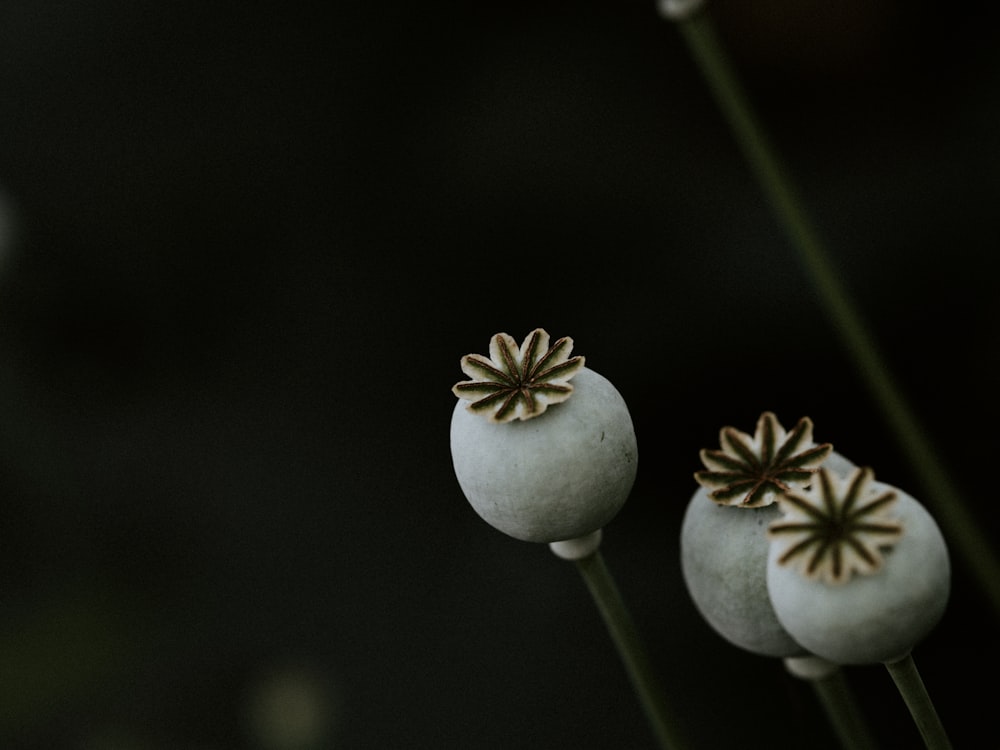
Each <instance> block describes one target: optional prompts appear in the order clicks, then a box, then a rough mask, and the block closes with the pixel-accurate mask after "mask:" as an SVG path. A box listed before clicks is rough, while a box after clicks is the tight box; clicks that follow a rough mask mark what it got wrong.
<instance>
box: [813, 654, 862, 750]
mask: <svg viewBox="0 0 1000 750" xmlns="http://www.w3.org/2000/svg"><path fill="white" fill-rule="evenodd" d="M811 682H812V686H813V690H814V691H815V693H816V697H817V699H818V700H819V702H820V703H821V704H822V706H823V710H824V711H825V712H826V715H827V718H828V719H829V720H830V724H831V725H832V726H833V729H834V731H835V732H836V733H837V737H838V739H839V740H840V744H841V746H842V747H843V748H844V750H876V748H877V747H878V743H877V742H876V741H875V738H874V737H873V736H872V734H871V730H870V729H869V727H868V724H867V722H865V720H864V717H863V716H862V714H861V711H860V709H859V708H858V705H857V702H856V701H855V700H854V693H853V692H852V691H851V688H850V685H848V684H847V679H846V677H845V676H844V670H843V669H840V668H837V669H835V670H833V671H832V672H831V673H830V674H828V675H827V676H826V677H821V678H819V679H816V680H812V681H811Z"/></svg>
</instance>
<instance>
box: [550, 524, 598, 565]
mask: <svg viewBox="0 0 1000 750" xmlns="http://www.w3.org/2000/svg"><path fill="white" fill-rule="evenodd" d="M603 537H604V533H603V531H602V530H601V529H598V530H597V531H595V532H593V533H592V534H587V535H586V536H580V537H577V538H576V539H563V540H561V541H558V542H550V543H549V549H551V550H552V553H553V554H554V555H555V556H556V557H561V558H562V559H563V560H582V559H583V558H585V557H590V556H591V555H592V554H594V553H595V552H597V550H598V548H599V547H600V546H601V539H602V538H603Z"/></svg>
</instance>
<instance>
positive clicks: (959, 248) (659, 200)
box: [0, 0, 1000, 750]
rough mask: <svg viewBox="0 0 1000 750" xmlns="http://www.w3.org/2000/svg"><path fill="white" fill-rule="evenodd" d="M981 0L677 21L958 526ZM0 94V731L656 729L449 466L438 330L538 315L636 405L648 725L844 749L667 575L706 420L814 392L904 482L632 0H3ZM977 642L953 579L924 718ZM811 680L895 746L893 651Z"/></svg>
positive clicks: (638, 567)
mask: <svg viewBox="0 0 1000 750" xmlns="http://www.w3.org/2000/svg"><path fill="white" fill-rule="evenodd" d="M986 8H987V4H986V3H983V2H973V3H967V4H962V5H961V6H956V7H953V8H951V9H948V10H947V11H943V10H942V8H941V6H940V4H933V5H932V4H931V3H928V2H916V3H913V2H910V3H903V2H899V1H898V0H876V1H872V0H866V1H862V0H848V1H847V2H842V3H826V2H820V1H819V0H808V1H803V0H767V2H754V3H746V2H737V1H736V0H720V1H719V2H717V3H713V4H712V5H711V10H710V12H711V13H712V17H713V19H714V20H715V21H716V23H717V26H718V28H719V31H720V33H721V34H722V36H723V39H724V40H725V42H726V44H727V45H728V47H729V49H730V52H731V54H732V56H733V59H734V62H735V63H736V64H737V65H738V67H739V69H740V71H741V74H742V75H743V78H744V82H745V83H746V85H747V88H748V91H749V92H750V94H751V96H752V97H753V100H754V101H755V103H756V104H757V106H758V109H759V113H760V115H761V118H762V120H763V121H764V122H765V124H766V125H767V127H768V129H769V131H770V133H771V135H772V137H773V138H774V140H775V142H776V143H778V144H779V145H780V149H781V151H782V154H783V156H784V157H785V159H786V161H787V162H788V164H789V165H790V167H791V170H792V172H793V173H794V175H795V177H796V179H797V180H798V182H799V185H800V187H801V188H802V191H803V194H804V196H805V198H806V200H807V201H808V203H809V205H810V207H811V209H812V210H813V216H814V219H815V220H816V222H817V225H818V226H819V228H820V230H821V232H822V233H823V235H824V236H825V237H826V239H827V240H828V241H829V243H830V247H831V248H832V250H833V253H834V257H833V260H834V263H835V265H836V267H837V269H838V270H839V272H841V273H842V275H843V277H844V279H845V280H846V282H847V284H848V286H849V288H850V290H851V293H852V294H853V296H854V299H855V300H856V302H857V303H858V305H859V307H860V309H861V310H862V311H863V313H864V314H865V315H866V316H867V317H868V319H869V320H870V322H871V325H872V328H873V330H874V332H875V333H876V335H877V337H878V340H879V342H880V343H881V345H882V346H884V349H885V353H886V355H887V356H888V358H889V361H890V363H891V365H892V366H893V368H894V371H895V372H896V374H897V376H898V378H899V381H900V386H901V387H902V388H903V390H904V391H905V393H906V396H907V397H908V398H909V399H910V401H911V403H913V404H914V405H915V407H916V408H917V409H918V412H919V414H920V417H921V419H922V420H923V422H924V424H925V425H926V427H927V428H928V430H929V431H930V433H931V434H932V436H933V437H934V439H935V442H936V447H937V450H938V451H939V452H940V454H941V456H942V457H943V458H944V460H945V461H946V463H947V465H948V466H949V468H950V470H951V471H952V473H953V476H954V477H955V478H956V481H957V482H958V484H959V486H960V488H961V489H962V491H963V493H964V494H965V495H966V497H967V498H968V500H969V501H970V502H971V503H972V504H973V507H974V508H975V510H976V511H977V514H978V517H979V519H980V522H981V524H982V527H983V529H984V531H985V532H986V533H987V534H989V535H990V538H997V533H998V531H1000V529H998V524H997V522H996V520H994V519H993V518H990V517H989V516H988V515H987V514H988V513H990V512H992V511H993V508H994V506H995V503H996V499H995V497H994V494H995V491H994V490H993V489H992V487H990V486H986V487H985V488H984V481H985V480H986V477H987V475H986V472H985V471H984V468H988V467H989V465H991V462H992V461H994V460H995V459H994V457H995V455H996V454H997V450H998V448H1000V443H998V439H997V432H996V427H995V424H996V421H997V417H998V416H1000V415H998V409H997V398H996V375H995V373H996V372H997V369H998V366H1000V356H998V346H997V334H996V331H997V325H998V323H1000V306H998V303H997V282H996V279H997V276H996V262H995V257H996V252H997V249H998V241H997V240H998V229H997V222H996V207H997V202H998V198H1000V181H998V177H997V176H998V174H1000V151H998V145H1000V144H998V135H997V134H998V132H1000V131H998V115H1000V106H998V96H997V91H998V90H1000V88H998V84H1000V44H997V42H998V39H997V35H996V28H995V25H993V24H989V23H987V22H986ZM0 102H2V117H0V410H2V411H0V519H2V522H0V530H2V531H0V745H2V746H3V747H4V748H12V750H22V749H24V750H29V749H30V750H36V749H37V750H42V749H43V748H73V749H75V748H79V749H80V750H165V749H167V748H171V749H175V748H184V749H185V750H186V749H189V748H190V749H191V750H227V749H229V748H233V749H242V748H265V749H267V750H273V749H278V750H282V749H284V750H289V749H290V748H295V747H298V748H304V747H305V746H304V745H295V744H293V743H292V740H293V739H294V738H293V737H291V736H290V735H288V734H286V735H285V739H284V740H281V739H280V738H279V737H274V736H272V735H273V734H274V732H275V731H276V730H275V729H274V727H273V724H274V720H273V719H269V718H268V717H270V716H271V715H272V714H273V712H274V711H278V712H279V714H281V715H282V716H283V717H284V718H283V720H285V721H287V722H289V723H294V722H293V719H294V718H295V717H296V716H299V717H300V721H299V726H300V731H301V732H302V736H303V737H305V736H306V735H308V734H309V733H310V732H313V733H314V736H316V737H319V738H321V741H320V743H319V744H318V745H317V746H318V747H323V748H347V749H349V750H374V749H378V750H385V749H387V748H393V749H395V748H416V749H422V748H434V749H436V750H438V749H441V748H447V749H449V750H451V749H455V750H480V749H482V750H500V749H504V750H511V749H515V748H526V749H535V748H570V747H572V748H595V749H603V748H616V749H617V748H635V749H636V750H640V749H646V748H652V747H653V742H652V737H651V735H650V733H649V732H648V730H647V728H646V725H645V724H644V720H643V717H642V715H641V713H640V710H639V708H638V704H637V702H636V700H635V699H634V697H633V695H632V693H631V691H630V688H629V686H628V683H627V680H626V678H625V675H624V671H623V669H622V667H621V664H620V662H619V661H618V659H617V656H616V654H615V652H614V651H613V649H612V647H611V644H610V641H609V640H608V638H607V635H606V632H605V631H604V628H603V625H602V623H601V621H600V619H599V617H598V615H597V612H596V610H595V609H594V607H593V605H592V603H591V601H590V599H589V596H588V594H587V592H586V589H585V587H584V586H583V584H582V582H581V580H580V578H579V576H578V575H577V573H576V571H575V570H574V569H573V567H572V565H569V564H567V563H564V562H562V561H560V560H558V559H556V558H555V557H554V556H553V555H552V554H551V553H550V552H549V551H548V550H547V549H546V547H545V546H543V545H531V544H527V543H523V542H518V541H515V540H513V539H510V538H507V537H505V536H504V535H502V534H501V533H500V532H497V531H494V530H493V529H492V528H490V527H489V526H487V525H486V524H485V523H483V522H481V521H480V520H479V519H478V517H477V516H475V514H474V513H473V511H472V510H471V508H470V507H469V506H468V504H467V503H466V501H465V500H464V498H463V496H462V494H461V492H460V490H459V488H458V486H457V484H456V482H455V480H454V476H453V473H452V468H451V462H450V456H449V451H448V425H449V420H450V416H451V411H452V408H453V404H454V397H453V396H452V394H451V392H450V387H451V385H452V384H453V383H454V382H456V381H458V380H460V379H462V378H463V375H462V373H461V372H460V370H459V368H458V360H459V357H460V356H461V355H463V354H465V353H468V352H472V351H477V352H485V351H486V348H487V345H488V340H489V337H490V336H491V335H492V334H494V333H496V332H498V331H507V332H509V333H511V334H512V335H514V336H515V337H516V338H521V337H523V336H524V335H525V334H526V333H527V332H528V331H529V330H531V329H532V328H534V327H536V326H542V327H545V328H546V329H547V330H548V331H549V332H550V333H551V334H552V335H553V336H554V337H558V336H564V335H570V336H572V337H573V338H574V339H575V342H576V353H580V354H584V355H585V356H586V357H587V362H588V365H589V366H590V367H591V368H593V369H595V370H597V371H598V372H600V373H602V374H603V375H605V376H606V377H608V378H610V379H611V380H612V381H613V382H614V383H615V384H616V386H617V387H618V388H619V390H620V391H621V392H622V394H623V395H624V396H625V398H626V400H627V402H628V403H629V405H630V408H631V411H632V415H633V418H634V421H635V426H636V431H637V434H638V438H639V448H640V464H639V465H640V468H639V478H638V480H637V483H636V486H635V490H634V493H633V495H632V497H631V498H630V500H629V502H628V504H627V505H626V506H625V508H624V509H623V511H622V513H621V514H620V515H619V516H618V517H617V518H616V519H615V520H614V521H613V522H612V523H611V524H609V526H608V527H606V529H605V542H604V547H603V549H604V554H605V557H606V559H607V561H608V564H609V566H610V567H611V569H612V572H613V573H614V574H615V576H616V577H617V579H618V582H619V585H620V586H621V588H622V591H623V594H624V595H625V597H626V599H627V600H628V603H629V605H630V607H631V608H632V611H633V615H634V616H635V619H636V621H637V623H638V625H639V627H640V629H641V630H642V632H643V635H644V636H645V638H646V639H647V641H648V645H649V648H650V651H651V654H652V658H653V660H654V661H655V663H656V666H657V669H658V670H659V671H660V673H661V675H662V676H663V678H664V681H665V683H666V685H667V689H668V692H669V694H670V698H671V700H672V701H673V703H674V704H675V707H676V709H677V711H678V713H680V714H681V715H682V717H683V718H684V722H685V725H686V727H687V729H688V730H689V731H690V733H691V734H692V735H693V736H695V737H697V738H698V739H699V740H700V746H701V747H707V748H729V747H732V748H736V747H739V748H764V747H767V748H778V749H783V748H801V747H810V748H814V749H816V750H824V749H825V748H835V747H836V743H835V741H834V739H833V737H832V735H831V733H830V731H829V729H828V726H827V725H826V723H825V719H824V718H823V715H822V713H821V711H820V709H819V707H818V704H817V703H816V701H815V698H814V696H813V695H812V693H811V692H810V690H809V688H808V686H807V685H805V684H804V683H801V682H799V681H797V680H796V679H794V678H792V677H790V676H789V675H787V674H786V673H785V672H784V670H783V668H782V666H781V664H780V662H777V661H773V660H769V659H765V658H763V657H758V656H756V655H753V654H749V653H744V652H742V651H739V650H738V649H736V648H735V647H732V646H729V645H728V644H727V643H725V642H723V641H722V640H721V639H720V638H719V637H718V636H716V635H715V634H714V633H713V632H711V631H710V630H709V629H708V627H707V626H706V625H705V624H704V623H703V622H702V621H701V620H700V618H699V616H698V615H697V613H696V612H695V611H694V609H693V606H692V605H691V603H690V601H689V599H688V597H687V594H686V591H685V589H684V585H683V582H682V580H681V577H680V572H679V568H678V562H677V536H678V531H679V526H680V519H681V516H682V513H683V510H684V507H685V505H686V503H687V500H688V498H689V497H690V495H691V493H692V492H693V490H694V482H693V480H692V478H691V474H692V472H693V471H695V470H696V469H698V468H699V462H698V450H699V449H700V448H703V447H713V446H715V445H716V443H717V435H718V430H719V428H720V427H722V426H723V425H726V424H732V425H734V426H737V427H739V428H741V429H744V430H751V429H752V427H753V425H754V423H755V421H756V418H757V416H758V415H759V414H760V412H761V411H764V410H766V409H770V410H774V411H775V412H776V413H777V414H778V416H779V418H780V419H782V421H783V422H785V423H786V425H790V424H792V423H794V422H795V421H796V420H797V419H798V418H799V417H801V416H803V415H809V416H811V417H812V419H813V421H814V423H815V425H816V433H815V434H816V438H817V439H818V440H823V441H831V442H833V444H834V446H835V448H836V449H837V450H838V451H840V452H841V453H843V454H845V455H847V456H848V457H850V458H852V459H853V460H854V461H856V462H858V463H866V464H870V465H872V466H874V467H875V470H876V473H877V476H878V477H879V478H880V479H884V480H885V481H888V482H892V483H894V484H897V485H899V486H901V487H904V488H907V489H909V490H910V491H911V492H912V493H913V494H915V495H917V496H918V497H920V493H921V488H920V487H919V486H918V485H917V484H916V479H915V475H914V473H913V470H912V467H911V466H909V464H908V463H907V460H906V458H905V456H904V455H903V454H902V453H901V452H900V450H899V448H898V447H897V443H896V441H895V439H894V437H893V435H892V434H891V432H890V431H889V430H888V428H887V426H886V424H885V422H884V421H883V419H882V417H881V415H880V413H879V412H878V410H877V408H876V406H875V404H874V402H873V401H872V400H871V399H870V398H869V395H868V392H867V390H866V388H865V386H864V384H863V382H862V381H861V380H860V379H859V378H858V377H857V375H856V373H855V369H854V366H853V365H852V363H851V361H850V360H849V359H848V357H847V355H846V352H845V350H844V349H843V348H842V347H841V345H840V342H839V339H838V338H837V337H836V335H835V334H834V333H833V330H832V328H831V326H830V324H829V322H828V321H827V319H826V318H825V317H824V314H823V312H822V310H821V308H820V305H819V303H818V300H817V298H816V296H815V294H814V293H813V290H812V287H811V286H810V282H809V279H808V277H807V276H806V275H805V274H804V272H803V269H802V268H801V267H800V265H799V263H798V260H797V258H796V256H795V254H794V252H793V251H792V249H791V248H790V246H789V245H788V243H787V242H786V239H785V237H784V236H783V234H782V233H781V230H780V228H779V227H778V226H777V224H776V223H775V222H774V220H773V218H772V215H771V213H770V211H769V208H768V206H767V205H766V203H765V202H764V201H763V200H762V197H761V193H760V191H759V190H758V189H757V188H756V185H755V184H754V182H753V180H752V178H751V176H750V174H749V172H748V171H747V169H746V167H745V166H744V164H743V162H742V160H741V158H740V155H739V153H738V151H737V150H736V147H735V145H734V143H733V141H732V138H731V137H730V134H729V132H728V131H727V129H726V127H725V125H724V123H723V121H722V119H721V117H720V116H719V113H718V111H717V109H716V108H715V106H714V104H713V103H712V101H711V100H710V98H709V96H708V94H707V91H706V89H705V86H704V85H703V82H702V80H701V78H700V76H699V74H698V71H697V70H696V69H695V68H694V66H693V64H692V62H691V60H690V58H689V57H688V55H687V53H686V49H685V47H684V45H683V43H682V40H681V37H680V35H679V34H678V33H677V31H676V29H674V28H672V27H671V26H670V25H669V24H667V23H666V22H664V21H661V20H660V19H659V17H658V16H657V14H656V11H655V5H654V4H653V2H651V1H650V2H646V1H645V0H643V1H642V2H639V0H630V1H629V2H576V3H568V2H557V1H555V0H543V1H537V0H536V1H535V2H523V3H513V4H510V3H508V4H504V5H492V4H491V5H489V6H484V5H482V4H474V3H471V4H470V3H447V2H438V3H432V4H429V5H428V4H419V3H418V4H410V3H399V2H390V3H368V4H365V3H360V2H358V3H322V4H321V3H275V2H263V3H235V2H214V3H203V2H202V3H195V2H188V1H187V0H179V1H178V2H171V3H149V2H126V1H125V0H101V1H98V2H88V3H84V2H78V1H74V0H63V1H59V2H56V1H52V2H44V1H43V2H40V1H39V0H31V1H30V2H29V1H28V0H7V1H6V2H4V3H3V4H2V5H0ZM996 628H997V623H996V619H995V614H994V613H992V612H991V610H990V609H989V608H988V607H987V606H986V604H985V601H984V600H983V598H982V597H981V595H980V593H979V590H978V589H977V588H976V587H975V586H974V585H973V584H972V583H971V582H970V576H969V573H968V571H967V570H966V569H965V568H963V567H962V566H961V564H958V563H956V570H955V587H954V591H953V598H952V603H951V607H950V608H949V611H948V613H947V615H946V616H945V619H944V620H943V621H942V623H941V624H940V626H939V627H938V628H937V629H936V630H935V631H934V633H932V635H931V636H930V637H929V638H928V639H927V640H926V641H925V642H924V643H922V644H920V645H919V646H918V648H917V649H916V650H915V652H914V656H915V658H916V660H917V664H918V666H919V667H920V669H921V672H922V674H923V676H924V679H925V681H926V683H927V685H928V688H929V690H930V691H931V693H932V696H933V697H934V698H935V699H936V700H937V701H938V708H939V712H940V714H941V716H942V719H943V721H944V723H945V725H946V726H947V727H948V728H949V731H950V732H951V733H952V735H953V739H954V740H955V743H956V745H957V746H959V747H961V746H974V745H975V744H976V743H975V741H974V740H973V739H972V738H976V737H979V735H980V733H981V732H982V731H983V728H984V726H985V722H987V721H988V720H989V719H988V714H987V713H985V712H986V711H988V710H991V708H992V703H993V700H992V697H991V695H990V689H986V690H985V691H982V690H981V689H980V688H977V687H974V686H973V683H972V682H970V681H969V679H968V678H967V677H966V675H967V674H969V673H970V671H971V673H972V674H975V673H976V671H977V670H995V669H996V665H997V659H998V656H1000V655H998V645H997V643H996V638H995V633H996ZM849 676H850V679H851V681H852V683H853V684H854V685H855V687H856V689H857V692H858V695H859V698H860V699H861V701H862V702H863V705H864V707H865V710H866V713H867V714H868V716H869V718H870V719H871V721H872V723H873V725H874V727H875V729H876V731H877V733H878V735H879V738H880V739H881V740H882V741H883V742H885V744H886V746H888V747H894V748H902V747H919V746H920V740H919V737H918V735H917V734H916V732H915V730H914V729H913V725H912V723H911V721H910V718H909V716H908V714H907V713H906V710H905V707H904V706H903V704H902V703H901V701H900V699H899V697H898V694H897V693H896V692H895V688H894V687H893V685H892V683H891V681H890V678H889V676H888V675H887V674H886V672H885V670H884V668H882V667H881V666H877V665H876V666H873V667H864V668H855V669H852V670H850V671H849ZM281 706H285V708H284V709H281ZM276 707H277V708H276ZM310 727H312V729H310ZM288 731H289V732H291V731H292V729H289V730H288Z"/></svg>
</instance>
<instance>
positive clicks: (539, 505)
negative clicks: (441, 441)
mask: <svg viewBox="0 0 1000 750" xmlns="http://www.w3.org/2000/svg"><path fill="white" fill-rule="evenodd" d="M573 386H574V391H573V394H572V396H571V397H570V398H569V399H567V400H566V401H564V402H563V403H560V404H555V405H553V406H550V407H549V408H548V409H547V410H546V411H545V413H544V414H542V415H540V416H538V417H535V418H533V419H527V420H524V421H520V420H518V421H513V422H507V423H503V424H497V423H493V422H490V421H488V420H487V419H484V418H483V417H482V416H480V415H477V414H472V413H470V412H469V411H468V410H467V409H466V406H465V403H464V402H462V401H459V402H458V403H456V405H455V409H454V411H453V412H452V420H451V454H452V463H453V464H454V468H455V476H456V477H457V479H458V483H459V485H460V486H461V488H462V492H463V493H464V494H465V496H466V498H467V499H468V501H469V503H470V504H471V505H472V507H473V508H474V509H475V511H476V513H478V514H479V516H480V517H481V518H482V519H483V520H485V521H486V522H487V523H489V524H490V525H492V526H494V527H495V528H497V529H499V530H500V531H502V532H504V533H506V534H508V535H510V536H512V537H514V538H516V539H521V540H524V541H529V542H555V541H561V540H565V539H574V538H576V537H581V536H584V535H586V534H590V533H592V532H594V531H596V530H598V529H600V528H602V527H603V526H604V525H605V524H606V523H608V522H609V521H610V520H611V519H612V518H614V516H615V515H616V514H617V513H618V511H619V510H620V509H621V507H622V505H623V504H624V503H625V500H626V499H627V498H628V495H629V492H631V490H632V485H633V484H634V482H635V477H636V471H637V469H638V448H637V445H636V438H635V430H634V428H633V425H632V418H631V416H630V415H629V411H628V407H627V406H626V404H625V400H624V399H623V398H622V396H621V394H620V393H619V392H618V390H617V389H616V388H615V387H614V385H612V384H611V382H610V381H609V380H607V378H605V377H603V376H602V375H600V374H598V373H597V372H594V371H593V370H590V369H588V368H586V367H584V368H583V369H582V370H581V371H580V372H579V373H577V374H576V376H575V377H574V379H573Z"/></svg>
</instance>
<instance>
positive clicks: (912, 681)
mask: <svg viewBox="0 0 1000 750" xmlns="http://www.w3.org/2000/svg"><path fill="white" fill-rule="evenodd" d="M885 667H886V669H888V670H889V674H890V675H892V679H893V681H895V683H896V687H897V688H899V694H900V695H901V696H903V701H905V703H906V707H907V708H909V709H910V715H911V716H913V721H914V722H915V723H916V725H917V729H919V730H920V736H921V737H923V738H924V744H925V745H926V746H927V748H928V750H950V748H951V741H950V740H949V739H948V735H947V734H946V733H945V731H944V725H942V724H941V719H940V718H939V717H938V713H937V710H936V709H935V708H934V703H933V702H932V701H931V697H930V695H929V694H928V693H927V688H926V686H925V685H924V681H923V679H922V678H921V677H920V672H918V671H917V665H916V662H914V661H913V655H912V654H907V655H906V656H904V657H903V658H902V659H900V660H898V661H894V662H886V665H885Z"/></svg>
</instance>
